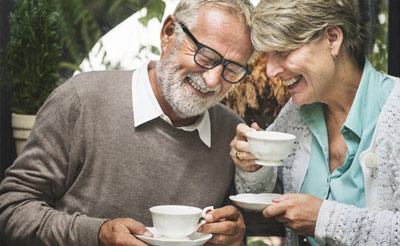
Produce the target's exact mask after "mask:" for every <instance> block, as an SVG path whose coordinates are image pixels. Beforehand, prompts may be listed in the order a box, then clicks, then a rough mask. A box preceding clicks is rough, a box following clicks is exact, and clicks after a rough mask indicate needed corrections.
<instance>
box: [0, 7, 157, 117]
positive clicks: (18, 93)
mask: <svg viewBox="0 0 400 246" xmlns="http://www.w3.org/2000/svg"><path fill="white" fill-rule="evenodd" d="M143 8H146V9H147V14H146V16H144V17H142V18H141V19H140V22H141V23H142V24H143V25H147V23H148V21H149V20H150V19H152V18H157V19H158V20H160V21H161V19H162V16H163V13H164V9H165V2H164V1H163V0H116V1H106V0H68V1H64V0H15V11H14V12H13V13H12V14H11V15H10V28H11V33H10V42H9V44H8V46H7V49H6V52H5V59H4V60H5V64H4V65H5V68H6V69H5V70H6V74H7V79H3V80H5V81H4V82H3V83H4V84H5V85H6V86H7V87H9V88H10V89H11V90H12V92H13V98H12V111H14V112H16V113H21V114H36V112H37V110H38V109H39V108H40V106H41V105H42V104H43V102H44V100H45V99H46V98H47V97H48V95H49V94H50V93H51V91H53V90H54V88H55V87H56V86H57V85H59V84H60V83H62V82H63V81H65V80H66V79H68V78H69V77H71V76H72V74H73V72H74V71H75V70H79V65H80V63H81V62H82V60H83V59H84V58H86V57H87V56H88V54H89V52H90V50H91V49H92V47H93V46H94V45H95V43H96V42H97V41H98V40H99V39H100V38H101V37H102V36H103V35H104V34H105V33H107V32H108V31H109V30H110V29H111V28H113V27H114V26H116V25H117V24H119V23H120V22H122V21H123V20H125V19H126V18H127V17H129V16H130V15H132V14H133V13H135V12H137V11H139V10H141V9H143ZM151 50H152V52H154V53H157V49H156V48H154V47H151ZM104 56H107V54H105V55H104ZM103 60H104V61H106V59H105V57H104V59H103ZM106 65H107V64H106Z"/></svg>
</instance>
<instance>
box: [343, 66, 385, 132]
mask: <svg viewBox="0 0 400 246" xmlns="http://www.w3.org/2000/svg"><path fill="white" fill-rule="evenodd" d="M386 82H387V79H386V78H385V76H384V75H383V74H381V73H379V72H377V71H376V70H375V69H374V67H373V66H372V65H371V63H370V62H369V61H368V60H367V59H365V65H364V69H363V73H362V77H361V81H360V85H359V86H358V89H357V92H356V96H355V97H354V101H353V104H352V106H351V109H350V112H349V114H348V116H347V119H346V121H345V123H344V127H347V128H348V129H350V130H351V131H353V132H354V133H355V134H356V135H357V136H358V137H360V138H361V136H362V134H363V131H364V129H367V128H369V127H372V126H375V124H376V120H377V118H378V116H379V114H380V111H381V109H382V107H383V105H384V104H385V102H386V99H387V97H388V96H389V94H390V91H391V90H387V89H386V87H387V86H391V84H390V81H389V83H386ZM371 95H374V96H371ZM361 119H362V120H361ZM342 130H343V129H342Z"/></svg>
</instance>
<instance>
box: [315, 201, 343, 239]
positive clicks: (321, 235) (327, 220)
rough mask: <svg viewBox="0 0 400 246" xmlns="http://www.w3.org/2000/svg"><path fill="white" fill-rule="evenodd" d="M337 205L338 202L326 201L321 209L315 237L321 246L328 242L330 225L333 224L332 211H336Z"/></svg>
mask: <svg viewBox="0 0 400 246" xmlns="http://www.w3.org/2000/svg"><path fill="white" fill-rule="evenodd" d="M336 204H337V202H334V201H328V200H324V201H323V202H322V205H321V208H320V209H319V212H318V219H317V224H316V226H315V233H314V237H315V240H316V241H317V242H318V243H319V244H321V245H325V244H326V242H327V239H328V235H329V233H328V230H329V224H331V223H332V221H331V219H332V211H335V207H336Z"/></svg>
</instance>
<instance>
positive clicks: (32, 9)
mask: <svg viewBox="0 0 400 246" xmlns="http://www.w3.org/2000/svg"><path fill="white" fill-rule="evenodd" d="M58 17H59V14H58V13H57V11H56V2H55V0H16V1H15V11H14V12H13V13H11V14H10V19H9V21H10V41H9V44H8V45H7V47H6V52H5V63H6V68H7V73H8V79H7V81H6V82H5V83H6V86H7V87H9V88H10V89H11V91H12V99H11V100H12V102H11V111H12V112H13V113H12V118H11V121H12V125H13V127H14V132H13V135H14V138H15V140H16V148H17V154H19V153H20V151H21V149H22V147H23V144H24V141H25V140H26V139H27V137H28V136H29V133H30V128H31V127H32V125H33V123H34V120H35V114H36V113H37V111H38V109H39V108H40V106H41V105H42V104H43V102H44V101H45V100H46V98H47V97H48V95H49V94H50V93H51V92H52V91H53V90H54V88H55V87H56V86H57V84H58V81H59V78H60V77H59V73H58V69H59V63H60V58H61V55H62V47H61V44H60V37H59V34H58V31H57V30H58Z"/></svg>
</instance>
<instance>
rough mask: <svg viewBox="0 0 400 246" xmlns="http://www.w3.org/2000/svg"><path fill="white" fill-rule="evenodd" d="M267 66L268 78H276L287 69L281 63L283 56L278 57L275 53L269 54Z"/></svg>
mask: <svg viewBox="0 0 400 246" xmlns="http://www.w3.org/2000/svg"><path fill="white" fill-rule="evenodd" d="M266 65H267V67H266V73H267V76H268V78H271V79H272V78H276V77H278V76H279V74H280V73H282V72H283V71H284V70H285V69H284V68H283V67H282V65H281V58H279V57H277V56H276V55H275V54H269V55H268V57H267V64H266Z"/></svg>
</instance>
